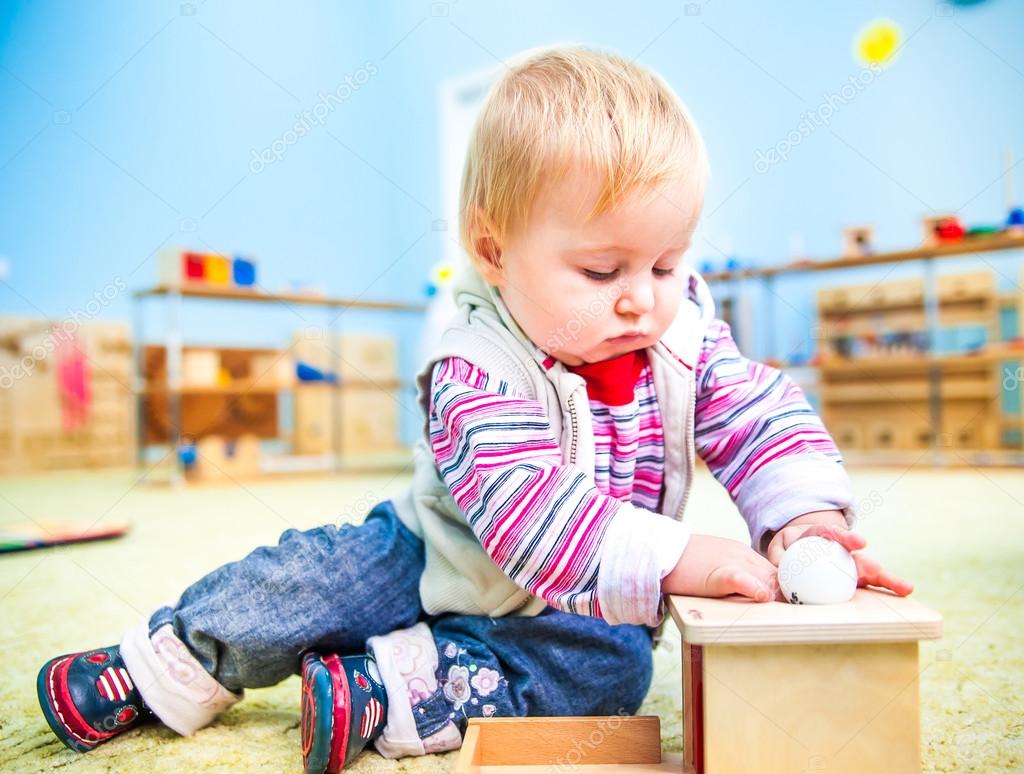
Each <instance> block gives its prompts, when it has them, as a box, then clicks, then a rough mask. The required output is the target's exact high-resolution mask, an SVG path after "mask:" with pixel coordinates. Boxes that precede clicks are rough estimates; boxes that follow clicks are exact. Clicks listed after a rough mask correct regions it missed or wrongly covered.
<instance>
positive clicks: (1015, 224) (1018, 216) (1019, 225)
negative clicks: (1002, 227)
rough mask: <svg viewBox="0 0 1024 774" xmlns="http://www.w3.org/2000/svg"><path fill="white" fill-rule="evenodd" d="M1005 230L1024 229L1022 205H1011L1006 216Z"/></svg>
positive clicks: (1023, 208) (1023, 209)
mask: <svg viewBox="0 0 1024 774" xmlns="http://www.w3.org/2000/svg"><path fill="white" fill-rule="evenodd" d="M1006 230H1007V231H1018V232H1019V231H1024V207H1011V208H1010V212H1009V214H1008V215H1007V216H1006Z"/></svg>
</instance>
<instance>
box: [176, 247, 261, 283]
mask: <svg viewBox="0 0 1024 774" xmlns="http://www.w3.org/2000/svg"><path fill="white" fill-rule="evenodd" d="M159 282H160V285H161V286H163V287H169V288H177V287H181V286H183V285H208V286H214V287H225V286H227V287H234V288H237V289H241V290H252V289H253V288H254V286H255V285H256V264H255V262H254V261H252V260H250V259H248V258H243V257H241V256H236V257H233V258H232V257H229V256H225V255H218V254H216V253H197V252H193V251H189V250H179V249H167V250H163V251H162V252H161V253H160V259H159Z"/></svg>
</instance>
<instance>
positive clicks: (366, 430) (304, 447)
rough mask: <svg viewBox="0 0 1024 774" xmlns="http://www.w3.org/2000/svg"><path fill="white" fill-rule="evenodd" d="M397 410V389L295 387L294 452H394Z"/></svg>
mask: <svg viewBox="0 0 1024 774" xmlns="http://www.w3.org/2000/svg"><path fill="white" fill-rule="evenodd" d="M398 411H399V403H398V395H397V393H396V391H394V390H380V389H377V388H376V387H361V386H342V387H340V388H339V387H335V386H334V385H330V384H323V383H318V384H307V385H302V386H299V387H296V388H295V434H294V437H293V447H294V451H295V453H296V454H328V453H331V452H337V453H340V454H344V455H351V454H365V453H374V452H383V451H392V450H395V449H397V448H398Z"/></svg>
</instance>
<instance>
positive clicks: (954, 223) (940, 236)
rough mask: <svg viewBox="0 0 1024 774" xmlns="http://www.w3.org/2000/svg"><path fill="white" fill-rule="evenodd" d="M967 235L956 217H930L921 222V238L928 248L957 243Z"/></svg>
mask: <svg viewBox="0 0 1024 774" xmlns="http://www.w3.org/2000/svg"><path fill="white" fill-rule="evenodd" d="M966 233H967V229H966V228H964V224H963V223H961V222H960V218H958V217H957V216H956V215H930V216H928V217H926V218H924V219H923V220H922V221H921V238H922V241H923V243H924V244H925V245H926V246H932V245H937V244H943V243H946V242H956V241H959V240H960V239H963V238H964V235H965V234H966Z"/></svg>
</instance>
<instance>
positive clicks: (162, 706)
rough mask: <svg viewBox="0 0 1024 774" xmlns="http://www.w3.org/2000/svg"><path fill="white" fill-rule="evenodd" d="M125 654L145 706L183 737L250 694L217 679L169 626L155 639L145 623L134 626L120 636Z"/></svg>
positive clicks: (206, 724)
mask: <svg viewBox="0 0 1024 774" xmlns="http://www.w3.org/2000/svg"><path fill="white" fill-rule="evenodd" d="M121 658H122V659H124V665H125V666H126V667H127V668H128V674H129V675H131V678H132V681H133V682H134V683H135V687H136V688H138V689H139V693H140V694H142V700H143V701H144V702H146V706H147V707H149V708H150V709H151V710H152V711H153V714H154V715H156V716H157V717H158V718H159V719H160V721H161V722H162V723H163V724H164V725H166V726H168V727H169V728H171V729H172V730H174V731H177V732H178V733H179V734H181V735H182V736H191V735H192V734H194V733H195V732H196V731H198V730H199V729H200V728H202V727H203V726H208V725H209V724H210V723H212V722H213V720H214V718H216V717H217V716H218V715H219V714H221V713H222V712H224V711H225V710H226V709H228V708H229V707H231V705H233V704H234V703H235V702H237V701H238V700H240V699H241V698H242V696H243V695H244V694H245V691H241V692H239V693H234V692H232V691H229V690H228V689H227V688H225V687H224V686H223V685H221V684H220V683H218V682H217V681H216V680H214V679H213V677H212V676H211V675H210V673H209V672H207V671H206V670H205V669H203V666H202V664H200V663H199V662H198V661H197V660H196V658H195V656H193V655H192V653H191V652H190V651H189V649H188V647H187V646H186V645H185V643H184V642H182V641H181V640H180V639H178V637H177V636H176V635H175V634H174V629H173V628H172V627H171V625H170V624H165V625H163V626H161V627H160V628H159V629H157V630H156V631H155V632H154V633H153V636H152V637H150V636H149V627H148V625H147V624H146V623H141V624H139V625H138V626H134V627H132V628H131V629H129V630H128V631H127V632H125V635H124V639H122V640H121Z"/></svg>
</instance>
